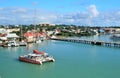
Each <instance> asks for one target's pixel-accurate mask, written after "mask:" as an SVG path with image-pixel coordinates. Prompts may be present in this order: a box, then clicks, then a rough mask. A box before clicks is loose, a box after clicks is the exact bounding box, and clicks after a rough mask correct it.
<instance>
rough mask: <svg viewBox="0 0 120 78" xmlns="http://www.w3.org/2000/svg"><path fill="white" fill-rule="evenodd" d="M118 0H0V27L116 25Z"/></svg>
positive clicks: (119, 12) (119, 17)
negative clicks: (9, 25) (26, 25)
mask: <svg viewBox="0 0 120 78" xmlns="http://www.w3.org/2000/svg"><path fill="white" fill-rule="evenodd" d="M119 3H120V0H0V25H8V24H15V25H17V24H40V23H50V24H68V25H82V26H120V4H119Z"/></svg>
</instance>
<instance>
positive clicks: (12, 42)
mask: <svg viewBox="0 0 120 78" xmlns="http://www.w3.org/2000/svg"><path fill="white" fill-rule="evenodd" d="M18 46H19V44H18V43H17V42H16V41H14V40H13V41H9V42H8V43H7V44H5V45H3V47H18Z"/></svg>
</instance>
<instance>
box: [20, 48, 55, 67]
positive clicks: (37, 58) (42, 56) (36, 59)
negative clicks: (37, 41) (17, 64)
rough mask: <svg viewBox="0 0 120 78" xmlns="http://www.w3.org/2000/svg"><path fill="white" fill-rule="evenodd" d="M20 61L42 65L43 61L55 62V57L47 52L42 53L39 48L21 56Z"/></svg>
mask: <svg viewBox="0 0 120 78" xmlns="http://www.w3.org/2000/svg"><path fill="white" fill-rule="evenodd" d="M19 60H20V61H23V62H28V63H32V64H39V65H41V64H42V63H43V62H54V61H55V60H54V58H53V57H51V56H49V55H48V54H47V53H42V52H39V51H37V50H34V51H33V54H28V55H23V56H20V57H19Z"/></svg>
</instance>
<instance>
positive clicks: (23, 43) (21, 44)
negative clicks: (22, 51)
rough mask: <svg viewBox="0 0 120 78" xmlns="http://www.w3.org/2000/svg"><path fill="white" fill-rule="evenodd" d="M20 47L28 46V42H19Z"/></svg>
mask: <svg viewBox="0 0 120 78" xmlns="http://www.w3.org/2000/svg"><path fill="white" fill-rule="evenodd" d="M19 46H27V42H19Z"/></svg>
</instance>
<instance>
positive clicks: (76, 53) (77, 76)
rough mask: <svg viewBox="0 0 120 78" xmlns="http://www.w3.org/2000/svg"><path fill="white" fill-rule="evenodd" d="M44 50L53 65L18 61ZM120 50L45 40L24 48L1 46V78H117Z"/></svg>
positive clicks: (119, 71) (119, 77)
mask: <svg viewBox="0 0 120 78" xmlns="http://www.w3.org/2000/svg"><path fill="white" fill-rule="evenodd" d="M34 49H38V50H39V51H45V52H47V53H49V54H50V55H52V56H53V57H54V58H55V62H49V63H43V64H42V65H36V64H30V63H25V62H20V61H19V60H18V57H19V56H20V55H24V54H28V53H32V52H33V50H34ZM119 73H120V48H111V47H104V46H95V45H87V44H81V43H72V42H64V41H54V40H48V41H44V42H42V43H40V44H34V43H32V44H28V46H26V47H6V48H5V47H0V78H120V74H119Z"/></svg>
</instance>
